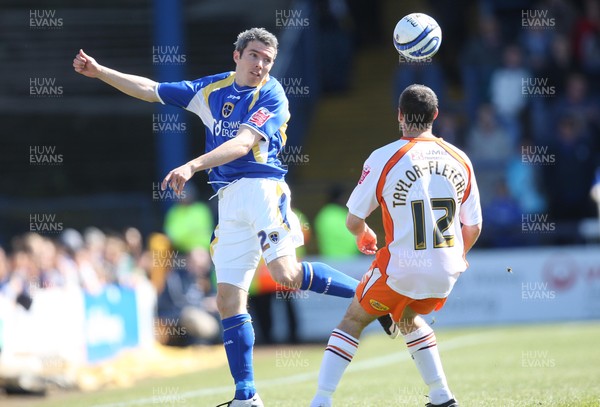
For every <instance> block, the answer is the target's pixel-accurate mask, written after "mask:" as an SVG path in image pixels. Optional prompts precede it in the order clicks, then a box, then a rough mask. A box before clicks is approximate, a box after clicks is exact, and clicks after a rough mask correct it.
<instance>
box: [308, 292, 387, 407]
mask: <svg viewBox="0 0 600 407" xmlns="http://www.w3.org/2000/svg"><path fill="white" fill-rule="evenodd" d="M375 318H377V317H376V316H375V315H371V314H369V313H367V312H366V311H365V310H364V309H363V308H362V307H361V305H360V304H359V303H358V301H357V300H356V298H354V299H353V300H352V303H351V304H350V306H349V307H348V310H347V311H346V315H345V316H344V319H342V322H340V324H339V325H338V327H337V328H336V329H334V330H333V332H332V333H331V336H330V337H329V342H327V348H325V354H324V355H323V362H322V363H321V369H320V370H319V382H318V383H319V387H318V389H317V393H316V395H315V397H314V398H313V400H312V402H311V404H310V405H311V407H329V406H331V403H332V401H331V398H332V395H333V392H334V391H335V389H336V388H337V386H338V384H339V382H340V380H341V379H342V375H343V374H344V371H345V370H346V368H347V367H348V365H349V364H350V362H351V361H352V358H353V357H354V354H355V353H356V350H357V349H358V344H359V340H358V338H359V337H360V334H361V333H362V331H363V329H365V327H366V326H367V325H369V324H370V323H371V322H373V320H374V319H375Z"/></svg>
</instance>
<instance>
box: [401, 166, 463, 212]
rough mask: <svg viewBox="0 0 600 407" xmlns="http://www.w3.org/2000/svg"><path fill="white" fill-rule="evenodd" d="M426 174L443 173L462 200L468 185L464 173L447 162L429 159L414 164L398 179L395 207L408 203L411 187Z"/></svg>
mask: <svg viewBox="0 0 600 407" xmlns="http://www.w3.org/2000/svg"><path fill="white" fill-rule="evenodd" d="M425 175H429V176H432V175H441V176H442V177H445V178H447V179H448V180H449V181H450V182H451V183H452V185H453V186H454V188H455V189H456V195H457V196H458V199H459V200H462V197H463V194H464V193H465V188H466V185H467V183H466V180H465V177H464V176H463V174H462V173H461V172H460V171H459V170H458V169H457V168H456V167H454V166H452V165H450V164H448V163H447V162H443V161H434V160H429V161H427V165H423V166H419V165H416V164H415V165H413V166H412V170H410V169H409V170H406V171H405V172H404V178H401V179H399V180H398V182H397V183H396V187H395V188H394V190H395V191H396V192H394V200H393V201H392V204H393V206H394V208H395V207H396V206H403V205H406V198H407V196H408V192H409V191H410V188H411V187H412V186H413V185H414V183H415V181H417V180H418V179H419V178H421V177H423V176H425Z"/></svg>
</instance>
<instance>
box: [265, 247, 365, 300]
mask: <svg viewBox="0 0 600 407" xmlns="http://www.w3.org/2000/svg"><path fill="white" fill-rule="evenodd" d="M267 268H268V269H269V272H270V273H271V276H272V277H273V280H275V282H277V283H279V284H282V285H284V286H286V287H288V288H294V289H300V290H310V291H314V292H316V293H319V294H325V295H333V296H335V297H344V298H352V297H353V296H354V292H355V291H356V286H357V285H358V280H356V279H354V278H352V277H350V276H348V275H346V274H344V273H342V272H341V271H338V270H336V269H334V268H333V267H330V266H328V265H327V264H325V263H319V262H311V263H309V262H306V261H303V262H302V263H298V262H297V260H296V257H295V256H293V255H286V256H281V257H277V258H275V259H273V260H269V259H267Z"/></svg>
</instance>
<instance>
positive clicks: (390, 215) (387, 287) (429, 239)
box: [311, 85, 482, 407]
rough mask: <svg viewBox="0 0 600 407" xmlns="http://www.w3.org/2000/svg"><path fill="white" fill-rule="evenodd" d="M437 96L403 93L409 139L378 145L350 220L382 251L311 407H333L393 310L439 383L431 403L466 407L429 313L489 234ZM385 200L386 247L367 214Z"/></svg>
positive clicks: (426, 375) (366, 247) (331, 348)
mask: <svg viewBox="0 0 600 407" xmlns="http://www.w3.org/2000/svg"><path fill="white" fill-rule="evenodd" d="M437 115H438V101H437V96H436V95H435V93H434V92H433V91H432V90H431V89H430V88H428V87H426V86H423V85H411V86H409V87H407V88H406V89H405V90H404V91H403V92H402V94H401V95H400V101H399V109H398V121H399V122H400V129H401V132H402V137H401V138H400V139H399V140H397V141H394V142H393V143H390V144H388V145H386V146H384V147H382V148H379V149H377V150H375V151H374V152H373V153H372V154H371V156H370V157H369V158H368V159H367V161H366V162H365V165H364V168H363V172H362V175H361V177H360V180H359V181H358V185H357V186H356V188H355V189H354V191H353V193H352V195H351V196H350V199H349V201H348V204H347V206H348V209H349V213H348V218H347V221H346V225H347V227H348V229H349V230H350V231H351V232H352V233H353V234H354V235H355V236H356V242H357V245H358V248H359V250H360V251H361V252H363V253H365V254H375V261H374V262H373V264H372V266H371V269H370V270H369V271H368V273H367V274H365V275H364V276H363V278H362V281H361V282H360V284H359V286H358V288H357V290H356V296H355V297H354V299H353V301H352V303H351V305H350V306H349V308H348V310H347V311H346V315H345V316H344V318H343V320H342V322H341V323H340V324H339V325H338V327H337V328H336V329H335V330H334V331H333V333H332V334H331V337H330V338H329V342H328V344H327V348H326V350H325V355H324V357H323V362H322V364H321V370H320V373H319V385H318V390H317V394H316V395H315V397H314V399H313V401H312V403H311V406H312V407H317V406H322V407H328V406H331V405H332V395H333V392H334V391H335V389H336V387H337V385H338V383H339V381H340V380H341V378H342V375H343V373H344V371H345V369H346V367H347V366H348V365H349V364H350V361H351V360H352V358H353V356H354V354H355V352H356V349H357V347H358V344H359V340H358V338H359V337H360V334H361V332H362V330H363V329H364V328H365V327H366V326H367V325H369V324H370V323H371V322H372V321H373V320H374V319H376V318H377V317H379V316H381V315H385V314H387V313H390V314H391V315H392V316H393V318H394V320H395V321H397V324H398V327H399V328H400V332H401V333H402V335H403V337H404V340H405V342H406V345H407V348H408V350H409V352H410V354H411V356H412V358H413V360H414V361H415V364H416V365H417V369H418V370H419V373H420V374H421V377H422V378H423V380H424V381H425V383H426V384H427V385H428V386H429V399H430V402H429V403H428V404H427V406H444V407H454V406H458V403H457V402H456V400H455V398H454V396H453V394H452V393H451V391H450V389H449V387H448V383H447V381H446V377H445V375H444V371H443V368H442V364H441V361H440V356H439V352H438V349H437V346H436V339H435V334H434V332H433V330H432V329H431V327H430V326H429V325H428V324H427V323H426V322H425V320H424V319H423V318H422V317H421V316H419V314H428V313H430V312H432V311H437V310H439V309H441V308H442V306H443V305H444V303H445V301H446V298H447V297H448V295H449V294H450V291H451V290H452V287H453V286H454V283H455V282H456V280H457V278H458V277H459V275H460V274H461V273H462V272H463V271H465V270H466V269H467V267H468V263H467V260H466V254H467V252H468V251H469V250H470V249H471V247H472V246H473V244H474V243H475V241H476V240H477V238H478V237H479V234H480V233H481V222H482V218H481V206H480V203H479V191H478V189H477V183H476V181H475V175H474V172H473V166H472V165H471V162H470V160H469V158H468V157H467V156H466V155H465V153H463V152H462V151H461V150H459V149H458V148H456V147H454V146H453V145H451V144H449V143H446V142H444V141H443V140H442V139H440V138H438V137H435V136H434V135H433V134H432V132H431V128H432V125H433V121H434V120H435V119H436V117H437ZM378 206H381V212H382V216H383V224H384V229H385V245H384V247H382V248H381V249H379V250H378V249H377V237H376V236H375V233H374V232H373V231H372V230H371V228H369V226H368V225H367V224H366V222H365V219H366V218H367V217H368V216H369V215H370V214H371V213H372V212H373V210H375V208H377V207H378Z"/></svg>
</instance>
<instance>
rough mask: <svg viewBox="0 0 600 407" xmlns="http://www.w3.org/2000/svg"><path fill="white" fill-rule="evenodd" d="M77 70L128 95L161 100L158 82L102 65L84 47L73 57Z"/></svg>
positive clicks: (155, 100) (150, 100) (148, 99)
mask: <svg viewBox="0 0 600 407" xmlns="http://www.w3.org/2000/svg"><path fill="white" fill-rule="evenodd" d="M73 68H74V69H75V72H77V73H80V74H81V75H84V76H87V77H88V78H98V79H100V80H101V81H103V82H106V83H107V84H109V85H110V86H112V87H114V88H116V89H118V90H120V91H121V92H123V93H125V94H126V95H129V96H133V97H134V98H138V99H141V100H145V101H146V102H159V101H160V100H159V99H158V96H156V92H155V89H156V85H157V83H156V82H155V81H153V80H151V79H148V78H144V77H143V76H136V75H129V74H125V73H122V72H119V71H115V70H114V69H110V68H107V67H105V66H102V65H100V64H99V63H98V62H96V60H95V59H94V58H92V57H91V56H89V55H87V54H86V53H85V52H83V50H82V49H80V50H79V53H78V54H77V55H76V56H75V58H74V59H73Z"/></svg>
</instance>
